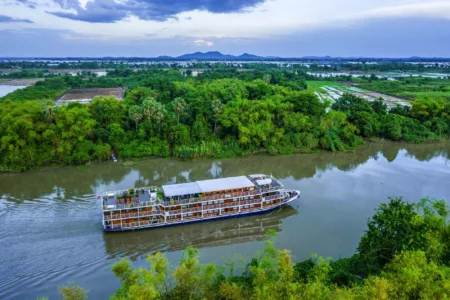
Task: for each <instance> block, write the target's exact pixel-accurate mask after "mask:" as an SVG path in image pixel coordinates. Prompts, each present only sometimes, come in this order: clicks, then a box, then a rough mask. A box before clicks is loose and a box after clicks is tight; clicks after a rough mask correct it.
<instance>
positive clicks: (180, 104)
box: [173, 98, 186, 124]
mask: <svg viewBox="0 0 450 300" xmlns="http://www.w3.org/2000/svg"><path fill="white" fill-rule="evenodd" d="M173 102H174V103H173V107H174V110H175V112H176V114H177V115H178V124H180V115H181V114H182V113H184V112H185V110H186V102H185V101H184V99H183V98H176V99H175V100H174V101H173Z"/></svg>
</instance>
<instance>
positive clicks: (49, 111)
mask: <svg viewBox="0 0 450 300" xmlns="http://www.w3.org/2000/svg"><path fill="white" fill-rule="evenodd" d="M55 113H56V107H55V103H54V102H53V101H47V102H45V103H44V104H43V105H42V114H43V115H44V117H45V118H46V119H47V120H48V121H49V122H50V123H51V122H53V120H54V118H55Z"/></svg>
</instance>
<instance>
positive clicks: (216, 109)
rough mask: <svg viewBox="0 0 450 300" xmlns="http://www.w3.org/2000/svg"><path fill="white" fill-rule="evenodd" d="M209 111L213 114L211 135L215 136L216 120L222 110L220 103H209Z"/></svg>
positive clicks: (215, 101)
mask: <svg viewBox="0 0 450 300" xmlns="http://www.w3.org/2000/svg"><path fill="white" fill-rule="evenodd" d="M211 109H212V111H213V113H214V132H213V134H214V135H216V130H217V119H218V118H219V116H220V114H221V113H222V109H223V104H222V102H221V101H220V100H217V99H216V100H213V101H211Z"/></svg>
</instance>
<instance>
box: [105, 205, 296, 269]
mask: <svg viewBox="0 0 450 300" xmlns="http://www.w3.org/2000/svg"><path fill="white" fill-rule="evenodd" d="M297 213H298V212H297V209H295V208H293V207H292V206H290V205H286V206H283V207H281V208H280V209H277V210H275V211H273V212H271V213H268V214H264V215H258V216H251V217H243V218H236V219H228V220H222V221H213V222H205V223H197V224H189V225H182V226H175V227H165V228H155V229H149V230H139V231H132V232H130V231H128V232H118V233H114V234H111V233H104V235H103V237H104V240H105V246H106V251H107V253H108V254H109V255H110V257H111V258H116V257H117V258H119V257H123V256H127V257H130V258H131V259H132V260H135V259H138V258H145V256H146V255H148V254H152V253H155V252H158V251H161V252H172V251H178V250H183V249H185V248H186V247H188V246H193V247H196V248H208V247H216V246H224V245H231V244H238V243H247V242H252V241H260V240H263V239H264V233H265V232H267V230H269V229H273V230H275V231H276V232H280V231H282V227H283V220H284V219H285V218H288V217H290V216H293V215H296V214H297Z"/></svg>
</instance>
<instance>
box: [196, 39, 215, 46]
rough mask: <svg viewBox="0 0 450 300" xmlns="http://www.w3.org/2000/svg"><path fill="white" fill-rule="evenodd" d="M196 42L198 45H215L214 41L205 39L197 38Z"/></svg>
mask: <svg viewBox="0 0 450 300" xmlns="http://www.w3.org/2000/svg"><path fill="white" fill-rule="evenodd" d="M194 44H195V45H197V46H206V47H212V46H214V42H211V41H205V40H195V41H194Z"/></svg>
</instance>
